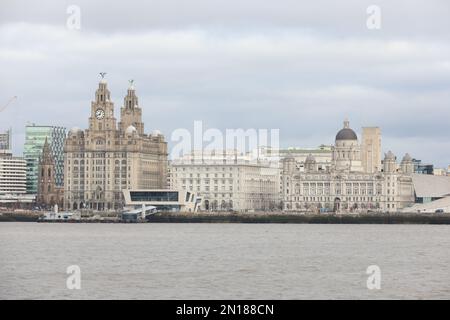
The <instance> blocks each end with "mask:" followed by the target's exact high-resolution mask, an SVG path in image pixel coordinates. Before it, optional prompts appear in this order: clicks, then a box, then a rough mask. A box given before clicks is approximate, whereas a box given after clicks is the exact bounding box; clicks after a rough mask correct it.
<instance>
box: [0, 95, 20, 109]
mask: <svg viewBox="0 0 450 320" xmlns="http://www.w3.org/2000/svg"><path fill="white" fill-rule="evenodd" d="M16 99H17V96H14V97H12V98H11V99H9V101H8V102H7V103H6V104H5V105H4V106H2V107H0V112H2V111H3V110H5V109H6V108H7V107H8V106H9V105H10V104H11V103H12V102H13V101H14V100H16Z"/></svg>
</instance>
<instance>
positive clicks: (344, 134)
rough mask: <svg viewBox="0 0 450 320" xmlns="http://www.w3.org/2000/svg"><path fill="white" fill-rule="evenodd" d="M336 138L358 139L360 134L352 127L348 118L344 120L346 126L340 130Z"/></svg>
mask: <svg viewBox="0 0 450 320" xmlns="http://www.w3.org/2000/svg"><path fill="white" fill-rule="evenodd" d="M336 140H358V136H357V135H356V133H355V131H353V130H352V129H350V125H349V122H348V120H345V121H344V128H343V129H341V130H339V132H338V133H337V135H336Z"/></svg>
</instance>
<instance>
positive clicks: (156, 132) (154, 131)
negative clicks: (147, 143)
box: [152, 130, 162, 136]
mask: <svg viewBox="0 0 450 320" xmlns="http://www.w3.org/2000/svg"><path fill="white" fill-rule="evenodd" d="M152 135H154V136H160V135H162V134H161V131H159V130H153V132H152Z"/></svg>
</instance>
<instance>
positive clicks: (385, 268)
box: [0, 222, 450, 299]
mask: <svg viewBox="0 0 450 320" xmlns="http://www.w3.org/2000/svg"><path fill="white" fill-rule="evenodd" d="M72 265H76V266H79V268H80V272H81V273H80V283H81V289H79V290H77V289H73V290H70V289H68V288H67V285H66V280H67V278H68V277H69V276H70V275H69V274H67V273H66V271H67V267H69V266H72ZM371 265H376V266H378V267H379V270H380V277H379V278H378V279H379V280H380V282H379V283H380V289H372V290H369V289H368V287H367V279H368V277H369V276H370V275H368V274H366V271H367V268H368V267H369V266H371ZM347 298H348V299H406V298H410V299H432V298H436V299H449V298H450V226H446V225H445V226H444V225H313V224H309V225H308V224H175V223H173V224H151V223H147V224H46V223H23V222H22V223H20V222H19V223H10V222H4V223H0V299H347Z"/></svg>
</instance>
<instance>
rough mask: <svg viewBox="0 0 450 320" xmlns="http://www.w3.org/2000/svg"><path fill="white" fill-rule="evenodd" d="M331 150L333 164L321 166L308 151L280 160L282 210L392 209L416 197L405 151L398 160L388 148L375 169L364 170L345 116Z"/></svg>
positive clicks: (358, 147) (411, 168)
mask: <svg viewBox="0 0 450 320" xmlns="http://www.w3.org/2000/svg"><path fill="white" fill-rule="evenodd" d="M332 150H333V151H332V164H331V166H330V167H327V168H326V169H325V170H324V169H322V168H319V167H318V166H317V163H316V160H315V158H314V156H312V155H311V156H309V157H307V158H306V160H305V161H304V162H303V163H299V162H297V161H296V160H295V158H294V157H292V156H288V157H286V158H284V159H283V160H282V173H281V180H282V182H281V185H282V198H283V207H284V209H285V210H292V211H312V212H317V211H334V212H364V211H369V210H373V211H385V212H393V211H398V210H400V209H402V208H405V207H407V206H410V205H412V204H413V203H414V190H413V183H412V178H411V174H412V173H413V171H414V164H413V161H412V158H411V157H410V156H409V155H408V154H406V155H405V157H404V158H403V160H402V162H401V164H400V166H399V165H398V164H397V162H396V157H395V156H394V155H393V153H392V152H390V151H389V152H388V153H387V154H386V155H385V158H384V161H383V166H382V168H380V169H378V170H376V171H375V172H370V171H371V170H373V169H370V170H366V169H365V168H364V166H363V164H362V161H361V160H362V156H361V146H360V144H359V143H358V138H357V136H356V133H355V132H354V131H353V130H352V129H350V126H349V123H348V121H345V122H344V128H343V129H342V130H340V131H339V132H338V134H337V135H336V140H335V145H334V147H333V149H332ZM376 157H377V156H376V155H374V158H375V159H376ZM371 168H373V167H371ZM368 171H369V172H368Z"/></svg>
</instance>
